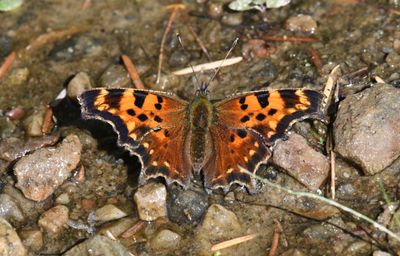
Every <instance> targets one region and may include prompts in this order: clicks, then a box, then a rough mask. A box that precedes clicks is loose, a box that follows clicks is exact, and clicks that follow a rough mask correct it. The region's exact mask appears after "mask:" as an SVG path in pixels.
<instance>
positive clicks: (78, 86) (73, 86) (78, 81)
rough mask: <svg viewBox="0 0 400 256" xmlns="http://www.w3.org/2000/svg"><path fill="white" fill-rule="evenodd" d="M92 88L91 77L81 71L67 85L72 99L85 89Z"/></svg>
mask: <svg viewBox="0 0 400 256" xmlns="http://www.w3.org/2000/svg"><path fill="white" fill-rule="evenodd" d="M90 88H92V83H91V81H90V77H89V75H88V74H86V73H85V72H79V73H78V74H76V75H75V76H74V77H73V78H72V79H71V81H69V83H68V86H67V95H68V97H70V98H71V99H76V98H77V97H78V96H79V95H81V94H82V93H83V92H84V91H86V90H88V89H90Z"/></svg>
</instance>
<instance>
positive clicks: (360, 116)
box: [333, 84, 400, 175]
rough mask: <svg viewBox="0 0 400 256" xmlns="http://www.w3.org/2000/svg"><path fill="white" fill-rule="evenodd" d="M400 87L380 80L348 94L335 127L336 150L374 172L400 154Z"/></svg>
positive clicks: (372, 173)
mask: <svg viewBox="0 0 400 256" xmlns="http://www.w3.org/2000/svg"><path fill="white" fill-rule="evenodd" d="M399 99H400V89H397V88H395V87H393V86H391V85H388V84H376V85H375V86H373V87H372V88H369V89H366V90H364V91H362V92H361V93H357V94H353V95H350V96H348V97H346V98H345V99H344V100H343V101H342V102H341V104H340V106H339V111H338V114H337V118H336V120H335V123H334V124H333V127H334V140H335V151H336V152H337V153H338V154H339V155H340V156H341V157H343V158H345V159H347V160H348V161H350V162H352V163H355V164H356V165H358V166H360V167H361V168H362V170H363V172H364V174H365V175H374V174H376V173H379V172H380V171H382V170H383V169H384V168H386V167H388V166H389V165H390V164H391V163H392V162H393V161H394V160H395V159H397V158H399V156H400V126H399V125H398V124H399V123H400V111H399V109H400V101H399Z"/></svg>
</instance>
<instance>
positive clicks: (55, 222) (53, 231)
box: [38, 205, 69, 237]
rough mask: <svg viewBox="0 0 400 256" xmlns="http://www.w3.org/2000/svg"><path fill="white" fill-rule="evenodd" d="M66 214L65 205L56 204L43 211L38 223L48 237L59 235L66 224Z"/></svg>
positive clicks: (67, 211) (67, 212)
mask: <svg viewBox="0 0 400 256" xmlns="http://www.w3.org/2000/svg"><path fill="white" fill-rule="evenodd" d="M68 214H69V210H68V208H67V207H66V206H64V205H57V206H55V207H53V208H51V209H49V210H47V211H46V212H44V213H43V214H42V215H41V216H40V218H39V221H38V224H39V226H40V227H41V228H42V229H43V230H44V231H45V233H46V234H47V235H48V236H49V237H52V236H55V237H59V236H60V235H61V234H62V232H63V231H64V229H65V227H66V226H67V222H68Z"/></svg>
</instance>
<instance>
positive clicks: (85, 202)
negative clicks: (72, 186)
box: [81, 199, 96, 211]
mask: <svg viewBox="0 0 400 256" xmlns="http://www.w3.org/2000/svg"><path fill="white" fill-rule="evenodd" d="M81 206H82V209H83V210H85V211H89V210H91V209H93V208H94V207H95V206H96V201H94V200H91V199H82V201H81Z"/></svg>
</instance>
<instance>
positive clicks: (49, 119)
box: [42, 105, 54, 134]
mask: <svg viewBox="0 0 400 256" xmlns="http://www.w3.org/2000/svg"><path fill="white" fill-rule="evenodd" d="M53 127H54V122H53V109H52V108H51V107H50V105H47V106H46V111H45V112H44V117H43V123H42V133H44V134H48V133H50V131H51V129H53Z"/></svg>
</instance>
